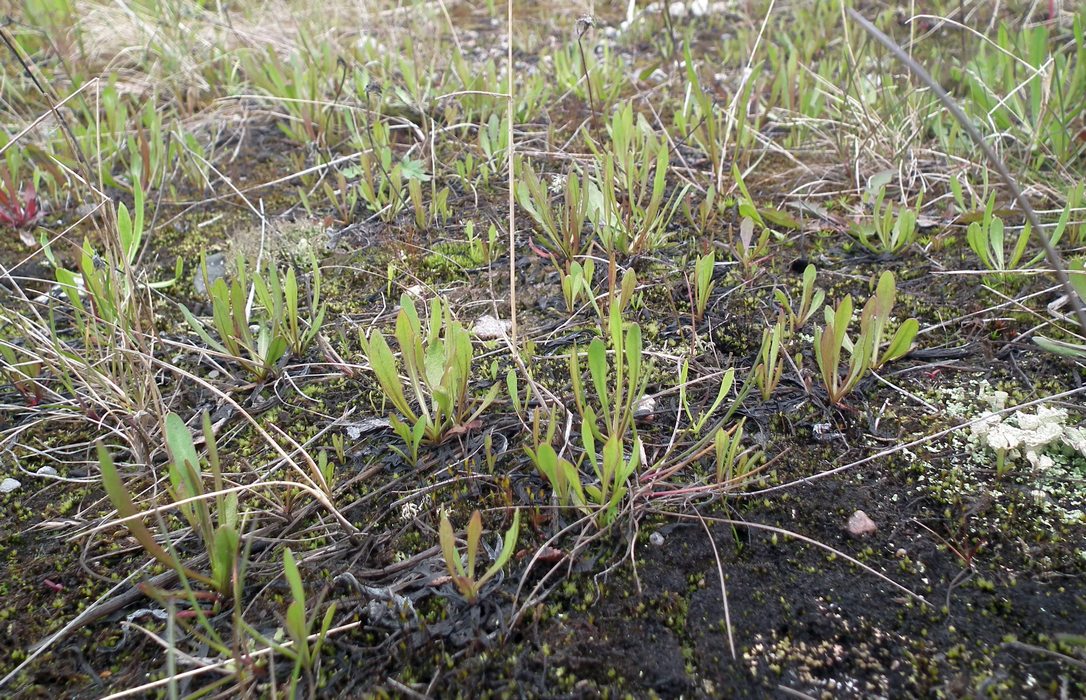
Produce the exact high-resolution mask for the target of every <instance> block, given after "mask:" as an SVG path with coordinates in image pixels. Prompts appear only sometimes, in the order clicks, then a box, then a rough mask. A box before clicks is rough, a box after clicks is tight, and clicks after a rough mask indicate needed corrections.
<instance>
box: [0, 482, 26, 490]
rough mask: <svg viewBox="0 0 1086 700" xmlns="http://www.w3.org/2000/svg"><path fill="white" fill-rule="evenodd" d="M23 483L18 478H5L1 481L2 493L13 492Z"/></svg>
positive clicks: (0, 488)
mask: <svg viewBox="0 0 1086 700" xmlns="http://www.w3.org/2000/svg"><path fill="white" fill-rule="evenodd" d="M22 485H23V484H22V482H20V481H19V480H18V479H4V480H3V481H0V493H11V492H12V491H14V490H16V489H17V488H19V487H20V486H22Z"/></svg>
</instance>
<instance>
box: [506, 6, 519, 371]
mask: <svg viewBox="0 0 1086 700" xmlns="http://www.w3.org/2000/svg"><path fill="white" fill-rule="evenodd" d="M505 7H506V12H507V20H506V22H507V23H506V29H507V31H508V33H509V43H508V45H507V46H506V55H505V59H506V64H507V65H508V73H509V85H508V93H507V94H506V116H507V117H508V125H507V127H506V128H507V129H508V130H509V131H508V133H507V141H508V145H507V146H506V154H507V161H508V169H509V339H510V342H511V343H512V345H513V348H514V349H515V348H516V347H517V251H516V231H517V225H516V224H517V214H516V209H515V208H514V205H515V201H514V198H515V196H516V189H515V187H514V178H513V0H506V3H505Z"/></svg>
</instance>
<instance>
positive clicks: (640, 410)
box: [634, 396, 656, 420]
mask: <svg viewBox="0 0 1086 700" xmlns="http://www.w3.org/2000/svg"><path fill="white" fill-rule="evenodd" d="M655 412H656V399H654V398H653V397H651V396H646V397H644V398H642V399H641V400H640V401H638V402H637V407H636V408H635V409H634V418H637V419H639V420H643V419H645V418H648V417H650V416H651V415H652V414H654V413H655Z"/></svg>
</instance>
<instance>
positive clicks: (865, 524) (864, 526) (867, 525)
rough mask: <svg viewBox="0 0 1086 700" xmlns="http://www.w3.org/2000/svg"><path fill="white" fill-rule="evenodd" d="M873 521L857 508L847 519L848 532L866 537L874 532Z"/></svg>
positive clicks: (854, 535)
mask: <svg viewBox="0 0 1086 700" xmlns="http://www.w3.org/2000/svg"><path fill="white" fill-rule="evenodd" d="M877 529H878V528H877V527H876V526H875V521H874V520H872V519H871V518H869V517H868V516H867V513H865V512H863V511H862V510H858V511H856V512H855V513H853V514H852V517H850V518H849V519H848V534H850V535H852V536H853V537H867V536H868V535H873V534H875V530H877Z"/></svg>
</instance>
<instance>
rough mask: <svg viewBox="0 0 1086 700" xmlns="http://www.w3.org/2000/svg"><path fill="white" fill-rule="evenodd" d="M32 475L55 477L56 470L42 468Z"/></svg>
mask: <svg viewBox="0 0 1086 700" xmlns="http://www.w3.org/2000/svg"><path fill="white" fill-rule="evenodd" d="M34 473H35V474H37V475H38V476H57V470H56V469H53V468H52V467H42V468H40V469H38V471H36V472H34Z"/></svg>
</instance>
